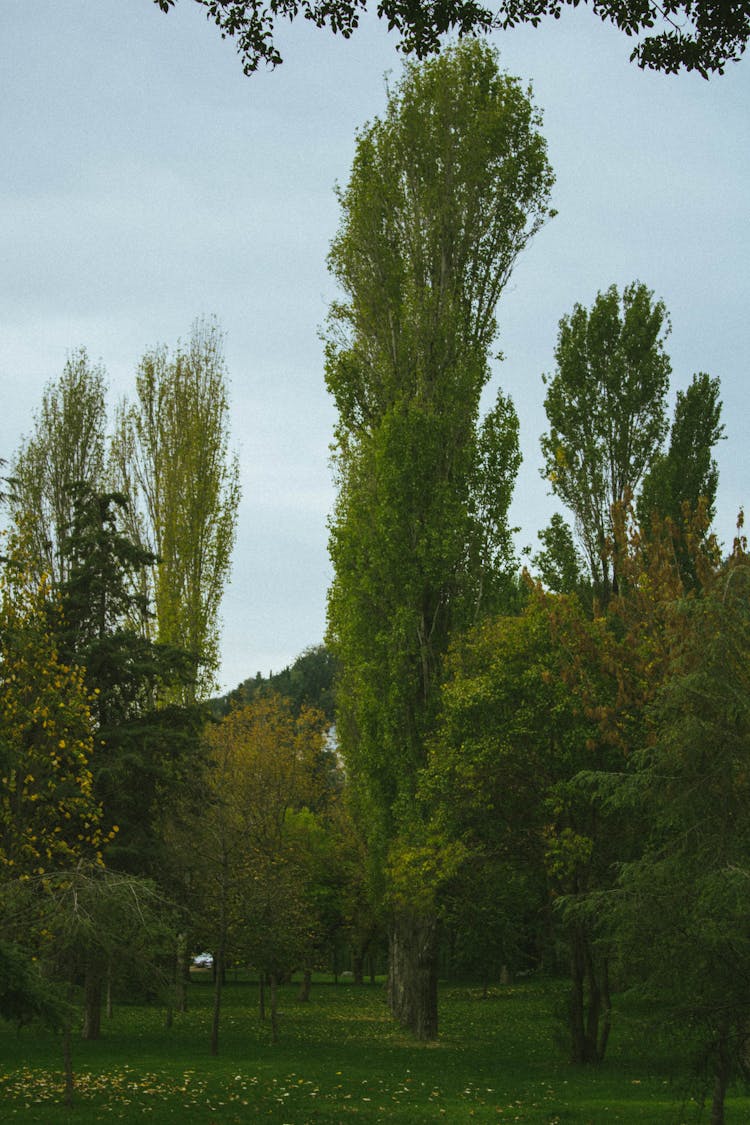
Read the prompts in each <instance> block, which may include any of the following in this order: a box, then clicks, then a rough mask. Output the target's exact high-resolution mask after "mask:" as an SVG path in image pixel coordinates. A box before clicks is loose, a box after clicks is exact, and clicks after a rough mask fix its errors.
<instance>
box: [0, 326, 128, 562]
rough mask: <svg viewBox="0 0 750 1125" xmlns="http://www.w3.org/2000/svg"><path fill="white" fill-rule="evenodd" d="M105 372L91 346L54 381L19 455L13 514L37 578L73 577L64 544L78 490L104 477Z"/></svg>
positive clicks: (70, 359)
mask: <svg viewBox="0 0 750 1125" xmlns="http://www.w3.org/2000/svg"><path fill="white" fill-rule="evenodd" d="M105 393H106V384H105V373H104V369H103V367H101V366H100V365H94V364H92V363H91V361H90V360H89V357H88V355H87V353H86V350H85V348H80V349H79V350H78V351H76V352H73V353H72V354H71V355H70V356H69V357H68V359H67V360H66V362H65V367H64V368H63V372H62V375H61V376H60V378H59V380H58V381H57V382H53V383H49V384H48V385H47V387H46V388H45V391H44V395H43V397H42V405H41V408H40V410H39V412H38V413H37V415H36V416H35V420H34V432H33V434H32V435H31V437H29V438H27V439H26V440H25V441H24V442H23V443H22V445H21V448H20V450H19V451H18V453H17V454H16V456H15V457H14V458H13V463H12V476H11V484H12V488H11V490H10V494H9V501H10V504H9V506H10V512H11V516H12V518H13V521H14V523H15V525H16V527H21V526H23V528H24V535H25V538H26V540H27V542H28V546H29V549H30V552H31V556H32V562H33V567H34V571H35V573H36V577H37V578H38V579H39V578H41V576H42V575H43V574H45V575H47V577H48V578H49V579H51V580H52V582H53V583H59V582H61V581H62V580H63V579H64V578H65V577H66V576H67V566H68V560H67V558H66V555H65V551H64V548H63V543H64V540H65V537H66V535H67V534H68V530H69V527H70V524H71V521H72V518H73V488H74V487H75V486H87V487H90V488H100V487H101V484H102V480H103V476H104V446H105V436H104V435H105V427H106V406H105Z"/></svg>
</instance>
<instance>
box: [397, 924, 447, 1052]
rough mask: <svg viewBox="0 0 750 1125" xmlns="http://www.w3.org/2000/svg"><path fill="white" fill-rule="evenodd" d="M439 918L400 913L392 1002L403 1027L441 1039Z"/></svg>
mask: <svg viewBox="0 0 750 1125" xmlns="http://www.w3.org/2000/svg"><path fill="white" fill-rule="evenodd" d="M437 958H438V934H437V919H436V918H435V917H434V915H421V914H412V913H409V912H406V911H404V912H401V913H399V914H397V915H396V916H395V917H394V919H393V923H392V925H391V933H390V950H389V963H388V1003H389V1005H390V1008H391V1012H392V1013H393V1015H394V1017H395V1018H396V1019H397V1020H398V1022H399V1023H400V1024H401V1025H402V1027H405V1028H407V1029H408V1030H409V1031H411V1033H412V1035H414V1036H415V1038H417V1039H421V1040H429V1039H437V1034H438V1004H437Z"/></svg>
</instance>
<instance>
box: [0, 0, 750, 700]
mask: <svg viewBox="0 0 750 1125" xmlns="http://www.w3.org/2000/svg"><path fill="white" fill-rule="evenodd" d="M279 41H280V44H281V48H282V53H283V54H284V58H285V61H284V64H283V66H281V67H279V68H278V69H277V70H276V71H273V72H271V71H268V72H262V73H259V74H257V75H255V76H254V77H251V78H246V77H245V76H244V75H243V74H242V69H241V65H240V62H239V59H238V57H237V55H236V54H235V50H234V46H233V44H232V43H231V42H230V41H222V40H221V38H220V37H219V35H218V32H217V31H216V29H215V27H214V26H213V24H210V23H208V22H207V21H206V19H205V15H204V14H203V13H202V11H201V8H200V7H199V6H198V5H197V4H195V3H193V2H192V0H179V2H178V5H177V8H176V10H174V11H173V12H172V13H170V14H169V15H164V14H162V13H161V12H160V11H159V10H158V8H157V7H156V5H155V4H154V3H153V2H152V0H34V3H33V4H31V3H29V0H3V2H2V4H1V5H0V137H1V138H2V157H1V158H0V387H1V388H2V409H1V410H0V455H3V456H6V457H9V456H11V455H12V453H13V452H14V451H15V450H16V448H17V447H18V444H19V441H20V439H21V437H22V435H24V434H26V433H28V432H29V430H30V429H31V426H32V423H33V413H34V410H35V409H36V408H37V407H38V405H39V402H40V399H41V395H42V391H43V388H44V386H45V384H46V383H47V382H48V381H49V380H50V379H53V378H55V377H57V376H58V375H59V374H60V372H61V370H62V367H63V364H64V362H65V357H66V354H67V353H68V352H69V351H70V350H72V349H74V348H77V347H79V346H81V345H84V346H85V347H86V348H87V349H88V351H89V354H90V355H91V357H92V358H93V359H95V360H101V361H102V362H103V364H104V365H105V367H106V369H107V372H108V377H109V384H110V389H111V401H112V402H113V403H114V402H115V401H116V400H117V399H119V398H120V397H121V395H122V394H123V393H131V392H132V388H133V379H134V372H135V368H136V365H137V363H138V360H139V358H140V356H141V355H142V354H143V352H144V351H146V350H147V349H149V348H151V347H152V346H153V345H155V344H157V343H166V344H168V345H173V344H174V343H175V342H176V341H177V339H178V338H180V337H183V338H184V337H186V336H187V335H188V334H189V331H190V326H191V324H192V322H193V321H194V319H195V318H196V317H200V316H210V315H215V316H216V317H217V318H218V320H219V321H220V323H221V325H222V326H223V328H224V330H225V332H226V356H227V362H228V368H229V372H230V376H231V386H230V393H231V401H232V418H233V423H232V424H233V441H234V444H235V447H236V448H237V450H238V451H239V454H240V458H241V466H242V485H243V501H242V506H241V509H240V513H239V528H238V537H237V547H236V551H235V558H234V570H233V577H232V583H231V586H230V588H229V590H228V591H227V595H226V598H225V603H224V614H223V615H224V633H223V636H224V641H223V665H222V670H221V682H222V686H223V687H233V686H234V685H235V684H237V683H238V682H239V681H240V680H242V679H244V678H245V677H247V676H249V675H253V674H255V672H256V671H258V670H260V671H262V672H263V673H264V674H265V673H267V672H268V671H269V670H271V669H273V670H274V671H277V670H279V669H280V668H282V667H283V666H284V665H286V664H288V663H289V662H290V661H291V660H293V659H294V657H295V656H296V655H297V654H298V653H299V652H301V651H302V650H303V649H304V648H305V647H306V646H308V645H311V644H316V643H318V642H320V641H321V640H322V637H323V634H324V630H325V599H326V589H327V586H328V583H329V580H330V566H329V562H328V558H327V552H326V537H327V532H326V519H327V515H328V513H329V512H330V510H331V505H332V500H333V490H332V484H331V475H330V470H329V465H328V456H329V453H328V446H329V443H330V440H331V429H332V425H333V420H334V416H333V410H332V407H331V403H330V402H329V400H328V397H327V394H326V391H325V387H324V383H323V372H322V348H321V344H320V341H319V338H318V331H319V329H320V327H321V325H322V323H323V321H324V318H325V314H326V309H327V306H328V304H329V302H330V300H331V299H332V297H333V296H334V289H333V286H332V283H331V281H330V279H329V277H328V275H327V272H326V265H325V259H326V253H327V250H328V246H329V243H330V240H331V237H332V236H333V234H334V231H335V229H336V225H337V222H338V211H337V204H336V200H335V197H334V192H333V188H334V184H335V183H336V182H339V183H344V182H345V181H346V179H347V178H348V173H349V168H350V165H351V160H352V155H353V151H354V137H355V131H356V129H357V128H358V127H359V126H361V125H362V124H363V123H364V122H365V121H367V120H369V119H371V118H372V117H373V116H375V115H377V114H378V113H380V112H382V109H383V107H384V104H385V86H384V74H385V73H386V72H388V71H390V72H391V73H392V74H393V75H396V74H397V73H398V72H399V69H400V56H399V54H398V52H397V50H396V46H395V43H396V41H395V39H394V37H393V36H389V35H388V34H387V33H386V31H385V28H384V26H382V25H381V24H379V23H378V21H377V20H374V19H369V18H368V19H367V20H366V21H365V24H364V26H363V28H362V29H361V30H360V32H359V33H358V34H357V35H355V37H354V38H353V39H352V40H350V41H349V42H345V41H343V40H337V39H336V38H335V37H333V36H332V35H331V34H330V33H329V32H325V31H318V30H316V29H314V28H312V27H310V26H309V25H307V24H305V23H304V21H300V22H298V23H296V24H294V25H292V26H291V27H285V28H284V29H283V34H281V35H280V36H279ZM493 42H494V43H495V44H496V45H497V46H498V48H499V49H500V52H501V61H502V65H503V67H504V68H505V69H506V70H508V71H509V72H510V73H512V74H517V75H519V76H520V77H521V78H522V79H523V81H524V83H527V82H531V83H532V85H533V89H534V98H535V101H536V103H537V104H538V105H539V106H540V108H541V109H542V112H543V117H544V126H543V131H544V133H545V135H546V137H547V140H548V145H549V155H550V160H551V163H552V165H553V168H554V170H555V173H556V176H557V184H556V188H555V191H554V199H553V202H554V206H555V207H556V208H557V210H558V212H559V214H558V216H557V218H555V219H554V220H553V221H552V222H551V223H550V224H548V225H547V226H546V227H545V228H544V229H543V230H542V231H541V233H540V234H538V235H537V237H536V239H535V241H534V243H533V244H532V245H531V247H530V248H529V249H527V250H526V251H525V253H524V255H523V256H522V258H521V259H519V262H518V264H517V267H516V270H515V272H514V275H513V277H512V279H511V282H510V285H509V286H508V288H507V290H506V292H505V294H504V296H503V298H502V301H501V304H500V306H499V309H498V320H499V324H500V329H501V337H500V340H499V344H498V346H499V347H500V348H502V350H503V353H504V355H505V362H504V363H503V364H502V365H499V366H498V370H497V378H499V379H500V381H501V382H502V384H503V385H504V387H505V388H506V390H508V391H510V393H511V394H512V396H513V399H514V401H515V403H516V408H517V410H518V412H519V415H520V419H521V427H522V446H523V451H524V465H523V468H522V470H521V474H520V476H519V480H518V485H517V490H516V499H515V502H514V512H513V514H514V519H515V522H516V523H518V524H519V525H521V528H522V531H521V533H520V535H519V546H522V545H524V544H526V543H531V544H534V545H536V532H537V530H538V529H539V528H540V527H542V526H544V525H545V524H546V523H547V521H548V519H549V516H550V514H551V513H552V511H554V510H555V506H554V504H553V502H552V501H551V499H550V498H549V497H548V496H547V494H546V492H547V490H546V486H545V483H544V481H543V480H542V479H541V477H540V474H539V467H540V463H541V462H540V454H539V435H540V433H541V432H542V431H543V430H544V428H545V416H544V411H543V405H542V404H543V398H544V389H543V386H542V382H541V374H542V372H544V371H548V372H549V371H551V370H552V367H553V349H554V344H555V339H556V334H557V325H558V322H559V319H560V317H561V316H562V315H563V314H565V313H566V312H569V311H570V310H571V308H572V306H573V304H574V303H575V302H576V301H579V302H582V303H584V304H586V305H590V303H591V302H592V300H593V299H594V297H595V295H596V293H597V291H598V290H601V289H604V288H606V287H608V286H609V285H610V284H612V283H613V282H614V283H616V284H617V285H618V286H620V287H622V286H623V285H625V284H627V283H628V282H629V281H632V280H634V279H638V280H641V281H643V282H645V283H646V284H647V285H648V286H649V287H650V288H651V289H653V290H654V291H655V293H656V295H657V296H659V297H661V298H662V299H663V300H664V301H665V303H666V305H667V308H668V309H669V311H670V314H671V319H672V327H673V330H672V335H671V337H670V340H669V342H668V351H669V353H670V355H671V357H672V363H673V368H674V375H673V392H672V399H673V398H674V391H675V390H676V389H677V388H678V387H684V386H686V385H687V383H688V381H689V379H690V377H691V375H692V373H693V372H695V371H708V372H709V373H710V374H712V375H718V376H720V378H721V382H722V389H723V400H724V418H725V422H726V428H727V440H726V441H725V442H723V443H722V446H721V448H720V450H719V458H718V459H719V465H720V472H721V480H720V490H719V515H718V520H717V525H718V529H719V532H720V535H721V536H722V538H723V539H724V540H725V541H726V540H730V539H731V536H732V532H733V527H734V518H735V515H736V512H737V509H738V507H739V506H740V505H741V504H742V503H743V502H745V501H746V500H747V499H748V492H749V490H748V480H749V478H750V472H749V469H750V456H749V454H748V409H747V395H746V379H747V369H748V359H749V357H750V314H749V313H748V291H749V290H750V285H749V284H748V282H749V281H750V276H749V275H750V237H749V236H748V183H750V113H749V112H748V110H749V108H750V60H748V61H746V62H742V63H740V64H739V65H735V66H733V67H731V68H730V70H729V71H728V73H727V74H726V75H724V76H723V77H717V78H713V79H711V81H710V82H706V81H704V80H703V79H701V78H700V77H698V76H695V75H686V76H682V77H679V78H675V77H666V76H661V75H653V74H649V73H643V72H641V71H640V70H638V69H637V68H636V67H635V66H634V65H633V64H631V63H629V62H628V55H629V53H630V47H631V44H630V42H629V41H628V40H627V39H626V38H625V37H624V36H623V35H622V33H620V32H617V31H616V30H614V29H611V28H608V27H605V26H604V25H602V24H601V23H600V21H599V20H598V19H596V18H595V17H594V16H593V15H591V13H590V12H587V11H585V10H577V11H575V12H566V13H565V15H564V17H563V18H562V19H561V20H560V21H559V22H555V21H550V23H548V24H547V25H545V26H543V27H542V28H540V29H536V30H534V29H520V30H516V31H513V32H510V33H506V34H498V35H496V36H494V37H493ZM492 394H493V397H494V389H493V391H492Z"/></svg>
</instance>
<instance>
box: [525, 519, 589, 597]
mask: <svg viewBox="0 0 750 1125" xmlns="http://www.w3.org/2000/svg"><path fill="white" fill-rule="evenodd" d="M539 539H540V540H541V542H542V547H543V550H541V551H540V552H539V553H538V554H537V555H534V558H533V562H534V565H535V566H536V567H537V569H538V571H539V575H540V577H541V580H542V583H543V584H544V586H546V587H547V589H549V590H551V591H552V592H553V593H555V594H578V596H579V597H580V598H581V600H582V601H583V602H584V603H585V604H587V605H590V604H591V582H590V580H588V579H587V577H586V574H585V567H584V561H583V559H582V558H581V554H580V552H579V551H578V548H577V547H576V545H575V540H574V538H573V532H572V531H571V530H570V526H569V525H568V524H567V523H566V522H565V520H564V519H563V518H562V516H561V515H560V514H559V512H555V514H554V515H553V517H552V519H551V520H550V522H549V526H548V527H546V528H544V530H543V531H540V532H539Z"/></svg>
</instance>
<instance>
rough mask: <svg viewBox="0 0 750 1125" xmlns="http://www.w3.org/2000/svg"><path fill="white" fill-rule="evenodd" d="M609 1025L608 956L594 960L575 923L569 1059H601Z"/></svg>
mask: <svg viewBox="0 0 750 1125" xmlns="http://www.w3.org/2000/svg"><path fill="white" fill-rule="evenodd" d="M610 1026H611V1006H610V997H609V972H608V964H607V960H606V958H605V959H604V960H603V961H602V963H601V965H598V964H597V960H596V957H595V955H594V951H593V949H592V947H591V941H590V939H589V936H588V934H587V933H586V932H585V930H583V929H582V928H580V927H575V928H574V929H573V930H572V931H571V935H570V1009H569V1031H570V1061H571V1062H572V1063H576V1064H588V1063H599V1062H601V1061H602V1060H603V1058H604V1054H605V1052H606V1049H607V1042H608V1040H609V1031H610Z"/></svg>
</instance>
